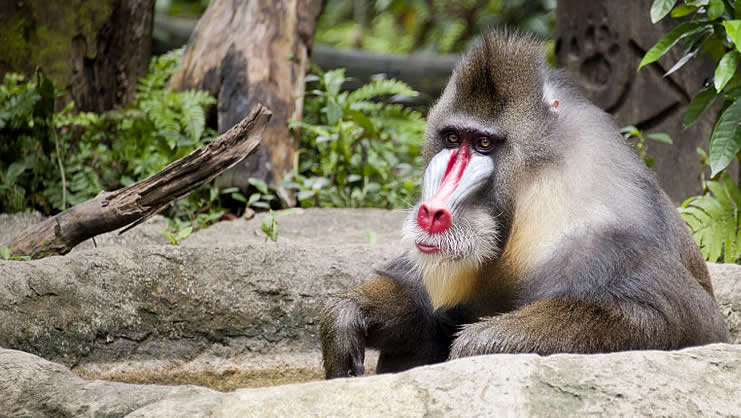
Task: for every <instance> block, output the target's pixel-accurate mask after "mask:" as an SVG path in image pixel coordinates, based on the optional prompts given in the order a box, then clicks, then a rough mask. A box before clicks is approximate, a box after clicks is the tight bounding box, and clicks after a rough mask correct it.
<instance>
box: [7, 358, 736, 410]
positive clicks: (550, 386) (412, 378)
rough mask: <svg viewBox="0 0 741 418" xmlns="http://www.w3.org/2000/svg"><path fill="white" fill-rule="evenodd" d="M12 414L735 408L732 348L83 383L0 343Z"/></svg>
mask: <svg viewBox="0 0 741 418" xmlns="http://www.w3.org/2000/svg"><path fill="white" fill-rule="evenodd" d="M0 370H4V371H6V372H5V373H2V374H0V408H1V409H0V410H2V411H3V414H4V415H6V416H10V417H15V416H18V417H20V416H23V417H26V416H51V415H53V416H62V417H65V416H80V415H85V416H129V417H161V416H193V417H211V416H228V417H232V416H234V417H236V416H271V417H272V416H276V417H285V416H302V417H303V416H379V417H380V416H496V415H506V416H525V415H534V416H561V415H565V414H568V415H591V416H598V415H602V416H604V415H607V416H701V415H707V416H738V415H739V414H741V397H739V396H738V394H739V391H740V390H741V384H740V383H739V382H741V345H730V344H716V345H710V346H705V347H695V348H690V349H685V350H680V351H674V352H661V351H632V352H622V353H611V354H597V355H575V354H560V355H553V356H549V357H540V356H537V355H535V354H525V355H506V354H500V355H490V356H481V357H472V358H467V359H461V360H456V361H451V362H447V363H443V364H438V365H434V366H426V367H419V368H416V369H412V370H410V371H407V372H404V373H398V374H390V375H379V376H370V377H365V378H354V379H337V380H331V381H326V382H313V383H304V384H294V385H285V386H277V387H271V388H257V389H239V390H236V391H234V392H230V393H222V392H216V391H211V390H208V389H204V388H198V387H194V386H174V387H165V386H157V385H130V384H123V383H114V382H103V381H88V380H83V379H81V378H79V377H77V376H75V375H73V374H72V373H71V372H70V371H69V370H67V369H66V368H64V367H63V366H60V365H58V364H55V363H51V362H49V361H46V360H43V359H41V358H39V357H36V356H33V355H31V354H27V353H23V352H20V351H13V350H4V349H0Z"/></svg>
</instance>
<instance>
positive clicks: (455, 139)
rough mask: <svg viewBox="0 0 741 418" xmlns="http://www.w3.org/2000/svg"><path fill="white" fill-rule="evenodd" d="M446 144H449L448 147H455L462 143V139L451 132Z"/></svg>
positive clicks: (446, 137)
mask: <svg viewBox="0 0 741 418" xmlns="http://www.w3.org/2000/svg"><path fill="white" fill-rule="evenodd" d="M445 142H446V143H447V144H448V146H455V145H459V144H460V143H461V138H460V137H459V136H458V135H456V134H454V133H452V132H451V133H449V134H447V135H446V136H445Z"/></svg>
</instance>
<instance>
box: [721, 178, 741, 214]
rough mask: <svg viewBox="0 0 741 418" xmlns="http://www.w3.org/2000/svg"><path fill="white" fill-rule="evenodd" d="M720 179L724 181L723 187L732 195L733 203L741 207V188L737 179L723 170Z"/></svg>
mask: <svg viewBox="0 0 741 418" xmlns="http://www.w3.org/2000/svg"><path fill="white" fill-rule="evenodd" d="M720 179H721V180H722V181H723V187H725V188H726V193H728V196H730V197H731V200H733V203H735V204H736V207H737V208H739V209H741V189H739V187H738V185H737V184H736V182H735V181H733V179H732V178H731V176H729V175H728V172H725V171H724V172H723V173H722V174H721V175H720Z"/></svg>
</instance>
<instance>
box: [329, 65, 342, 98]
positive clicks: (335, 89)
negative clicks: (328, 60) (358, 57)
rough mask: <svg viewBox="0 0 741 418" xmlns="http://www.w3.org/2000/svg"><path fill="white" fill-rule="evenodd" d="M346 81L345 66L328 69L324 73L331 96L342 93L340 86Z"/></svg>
mask: <svg viewBox="0 0 741 418" xmlns="http://www.w3.org/2000/svg"><path fill="white" fill-rule="evenodd" d="M344 82H345V69H344V68H339V69H336V70H332V71H328V72H326V73H325V74H324V86H325V87H326V88H327V95H329V97H335V96H337V95H338V94H339V93H340V88H341V87H342V83H344Z"/></svg>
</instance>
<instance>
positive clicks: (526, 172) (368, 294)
mask: <svg viewBox="0 0 741 418" xmlns="http://www.w3.org/2000/svg"><path fill="white" fill-rule="evenodd" d="M424 157H425V162H426V164H425V172H424V179H423V185H422V197H421V199H420V202H419V203H418V204H417V205H416V206H414V208H413V209H412V211H411V213H410V215H409V217H408V219H407V220H406V223H405V225H404V228H403V236H404V240H405V241H407V242H408V243H409V250H408V251H407V252H406V254H404V255H402V256H401V257H399V258H398V259H396V260H395V261H393V262H391V263H390V264H388V265H387V266H385V267H384V268H383V269H382V270H380V271H378V273H377V277H376V278H374V279H372V280H370V281H368V282H366V283H364V284H361V285H360V286H357V287H355V288H353V289H351V290H350V291H349V292H348V293H347V294H345V295H344V296H342V297H340V298H337V299H334V300H332V301H331V302H330V303H329V304H328V305H327V306H326V307H325V309H324V310H323V312H322V317H321V326H320V328H321V342H322V355H323V360H324V369H325V372H326V376H327V378H333V377H343V376H360V375H363V374H364V366H363V360H364V357H365V348H366V347H373V348H377V349H379V350H380V357H379V360H378V366H377V370H378V372H381V373H382V372H393V371H400V370H405V369H408V368H411V367H414V366H418V365H423V364H430V363H436V362H441V361H444V360H446V359H453V358H459V357H465V356H474V355H480V354H488V353H539V354H543V355H545V354H552V353H604V352H610V351H621V350H635V349H660V350H671V349H678V348H682V347H687V346H692V345H699V344H708V343H714V342H728V341H729V339H730V337H729V334H728V329H727V327H726V325H725V322H724V320H723V317H722V315H721V313H720V311H719V310H718V306H717V305H716V302H715V298H714V296H713V288H712V285H711V283H710V277H709V275H708V270H707V267H706V265H705V262H704V261H703V258H702V256H701V254H700V251H699V250H698V248H697V245H696V244H695V242H694V241H693V239H692V237H691V236H690V233H689V230H688V229H687V226H686V225H685V224H684V222H683V221H682V219H681V218H680V217H679V215H678V213H677V211H676V209H675V208H674V207H673V205H672V202H671V201H670V200H669V198H668V197H667V196H666V194H665V193H664V192H663V191H662V190H661V188H660V187H659V185H658V184H657V181H656V179H655V177H654V176H653V174H652V173H650V172H649V171H648V170H647V169H646V167H645V166H644V164H643V163H642V162H641V161H640V160H639V159H638V157H637V156H636V155H635V153H634V152H633V150H632V149H631V148H630V146H629V145H627V144H626V143H625V141H624V140H623V138H622V137H621V135H620V134H619V133H618V131H617V129H616V128H615V125H614V124H613V121H612V120H611V118H610V116H609V115H608V114H606V113H605V112H603V111H602V110H600V109H598V108H597V107H595V106H594V105H593V104H591V103H590V102H589V101H588V100H586V99H585V98H584V97H583V96H582V95H581V94H580V93H578V92H577V91H576V90H575V89H574V88H573V87H572V86H571V84H569V82H568V81H567V80H566V79H565V78H564V76H563V74H562V73H560V72H558V71H555V70H553V69H550V68H549V67H548V66H547V65H546V64H545V62H544V59H543V45H542V43H541V42H539V41H537V40H536V39H534V38H533V37H531V36H527V35H522V34H518V33H513V32H507V31H496V32H493V33H489V34H487V35H485V36H484V38H483V39H482V40H481V41H479V42H478V43H477V44H476V45H475V46H474V47H473V48H472V49H471V50H470V51H469V52H468V53H467V54H466V55H465V56H464V58H463V59H462V60H461V62H460V63H459V64H458V66H457V67H456V69H455V70H454V72H453V75H452V76H451V79H450V82H449V83H448V85H447V87H446V88H445V91H444V92H443V94H442V96H441V97H440V99H439V101H438V102H437V103H436V104H435V106H434V107H433V108H432V110H430V113H429V117H428V124H427V130H426V132H425V144H424Z"/></svg>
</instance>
